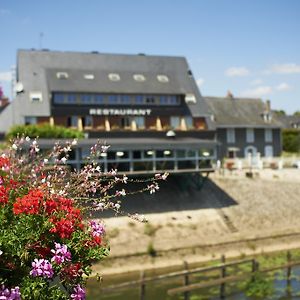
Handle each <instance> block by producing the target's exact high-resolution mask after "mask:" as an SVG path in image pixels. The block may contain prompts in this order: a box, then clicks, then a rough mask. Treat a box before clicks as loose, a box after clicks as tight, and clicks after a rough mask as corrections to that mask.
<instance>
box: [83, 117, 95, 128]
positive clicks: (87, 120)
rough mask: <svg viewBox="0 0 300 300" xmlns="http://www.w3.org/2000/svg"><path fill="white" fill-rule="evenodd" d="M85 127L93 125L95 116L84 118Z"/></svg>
mask: <svg viewBox="0 0 300 300" xmlns="http://www.w3.org/2000/svg"><path fill="white" fill-rule="evenodd" d="M83 127H93V117H92V116H86V117H84V118H83Z"/></svg>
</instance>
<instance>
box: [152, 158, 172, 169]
mask: <svg viewBox="0 0 300 300" xmlns="http://www.w3.org/2000/svg"><path fill="white" fill-rule="evenodd" d="M156 169H157V170H174V161H168V160H166V161H157V162H156Z"/></svg>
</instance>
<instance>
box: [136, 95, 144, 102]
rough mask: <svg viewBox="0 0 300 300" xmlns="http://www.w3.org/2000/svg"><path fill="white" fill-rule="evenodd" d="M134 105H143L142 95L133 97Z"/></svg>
mask: <svg viewBox="0 0 300 300" xmlns="http://www.w3.org/2000/svg"><path fill="white" fill-rule="evenodd" d="M135 103H136V104H144V97H143V96H142V95H136V96H135Z"/></svg>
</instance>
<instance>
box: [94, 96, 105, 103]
mask: <svg viewBox="0 0 300 300" xmlns="http://www.w3.org/2000/svg"><path fill="white" fill-rule="evenodd" d="M103 100H104V99H103V95H96V96H95V103H97V104H103V102H104V101H103Z"/></svg>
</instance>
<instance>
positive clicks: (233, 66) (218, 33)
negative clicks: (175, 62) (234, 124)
mask: <svg viewBox="0 0 300 300" xmlns="http://www.w3.org/2000/svg"><path fill="white" fill-rule="evenodd" d="M41 32H42V33H43V38H42V47H43V48H48V49H50V50H64V51H67V50H72V51H93V50H97V51H100V52H106V53H110V52H112V53H130V54H135V53H146V54H162V55H182V56H185V57H186V58H187V59H188V62H189V64H190V66H191V69H192V70H193V73H194V76H195V78H196V79H197V82H198V84H199V87H200V91H201V93H202V94H203V95H206V96H224V95H226V93H227V90H230V91H231V92H232V93H233V95H235V96H245V97H246V96H247V97H261V98H262V99H264V100H265V99H271V101H272V106H273V108H275V109H284V110H286V111H287V112H288V113H292V112H294V111H296V110H300V84H299V82H300V34H299V32H300V1H298V0H282V1H279V0H264V1H262V0H251V1H250V0H247V1H246V0H206V1H204V0H185V1H184V0H148V1H146V0H139V1H137V0H109V1H108V0H106V1H105V0H89V1H83V0H51V1H50V0H49V1H40V0H27V1H18V0H0V36H1V51H0V85H2V86H3V87H4V91H5V93H6V94H7V95H10V83H9V80H10V73H9V72H10V69H11V67H12V66H13V65H15V64H16V51H17V49H19V48H22V49H30V48H39V47H40V40H39V36H40V33H41Z"/></svg>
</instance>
